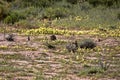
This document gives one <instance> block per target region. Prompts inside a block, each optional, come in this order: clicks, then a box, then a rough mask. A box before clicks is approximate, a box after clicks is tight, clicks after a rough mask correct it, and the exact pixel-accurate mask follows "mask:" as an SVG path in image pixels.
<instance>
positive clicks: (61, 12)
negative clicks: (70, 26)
mask: <svg viewBox="0 0 120 80" xmlns="http://www.w3.org/2000/svg"><path fill="white" fill-rule="evenodd" d="M68 15H69V10H68V9H66V8H62V7H61V8H60V7H59V8H52V7H50V8H46V10H45V11H44V13H43V15H42V17H43V18H48V19H55V18H63V17H66V16H68Z"/></svg>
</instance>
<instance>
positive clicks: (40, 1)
mask: <svg viewBox="0 0 120 80" xmlns="http://www.w3.org/2000/svg"><path fill="white" fill-rule="evenodd" d="M52 4H53V1H52V0H16V1H15V2H14V5H17V6H19V7H23V8H24V7H30V6H35V7H49V6H50V5H52Z"/></svg>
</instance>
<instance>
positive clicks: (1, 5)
mask: <svg viewBox="0 0 120 80" xmlns="http://www.w3.org/2000/svg"><path fill="white" fill-rule="evenodd" d="M8 10H9V8H8V4H7V3H5V2H3V1H0V20H2V19H4V18H5V17H6V16H7V15H8Z"/></svg>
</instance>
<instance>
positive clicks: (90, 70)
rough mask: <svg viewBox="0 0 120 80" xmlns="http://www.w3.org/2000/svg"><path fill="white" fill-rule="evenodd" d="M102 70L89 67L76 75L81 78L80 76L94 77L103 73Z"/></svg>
mask: <svg viewBox="0 0 120 80" xmlns="http://www.w3.org/2000/svg"><path fill="white" fill-rule="evenodd" d="M103 72H104V70H102V69H101V68H97V67H89V68H85V69H84V70H81V71H80V72H79V73H78V75H79V76H82V75H95V74H100V73H103Z"/></svg>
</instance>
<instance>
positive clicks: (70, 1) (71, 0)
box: [66, 0, 79, 4]
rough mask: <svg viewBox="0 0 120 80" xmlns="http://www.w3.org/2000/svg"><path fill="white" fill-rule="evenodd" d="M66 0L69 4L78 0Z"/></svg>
mask: <svg viewBox="0 0 120 80" xmlns="http://www.w3.org/2000/svg"><path fill="white" fill-rule="evenodd" d="M66 1H67V2H69V3H71V4H77V3H78V1H79V0H66Z"/></svg>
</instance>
